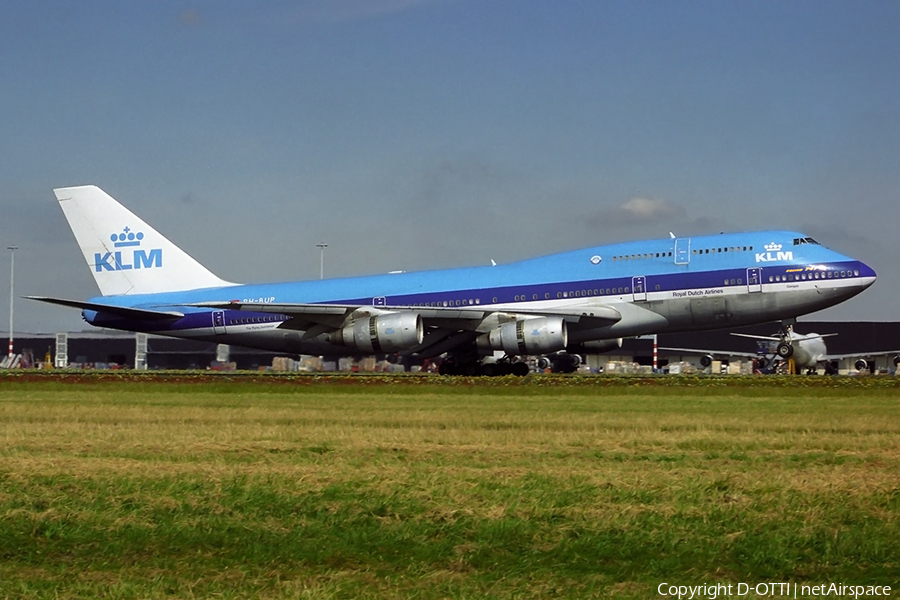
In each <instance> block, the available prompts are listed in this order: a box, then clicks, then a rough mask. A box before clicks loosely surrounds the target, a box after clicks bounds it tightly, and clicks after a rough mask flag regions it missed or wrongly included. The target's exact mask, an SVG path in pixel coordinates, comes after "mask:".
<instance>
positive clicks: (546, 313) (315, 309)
mask: <svg viewBox="0 0 900 600" xmlns="http://www.w3.org/2000/svg"><path fill="white" fill-rule="evenodd" d="M188 306H192V307H198V308H216V309H222V310H240V311H247V312H262V313H275V314H281V315H289V316H292V317H294V318H295V319H297V320H298V321H301V322H307V323H315V324H317V325H326V326H331V327H340V326H341V325H342V324H343V323H344V321H345V320H346V319H347V318H353V317H354V316H358V317H362V316H365V315H373V314H384V313H390V312H414V313H417V314H419V315H421V317H422V319H423V320H424V322H425V324H426V325H434V326H439V327H457V328H459V329H470V330H476V329H478V327H479V326H480V325H481V324H482V322H484V321H486V320H488V319H489V318H490V317H491V316H492V315H498V314H505V315H527V316H534V317H550V316H554V317H563V318H564V319H565V320H566V321H567V322H568V323H571V324H578V325H580V326H585V327H601V326H603V325H609V324H611V323H616V322H618V321H619V320H621V319H622V314H621V313H620V312H619V311H618V310H616V309H615V308H612V307H611V306H603V305H600V306H587V305H584V306H573V307H570V308H549V309H542V310H536V309H528V308H523V309H518V308H516V309H515V310H496V309H493V308H485V307H472V306H468V307H449V306H448V307H410V306H368V305H365V306H363V305H351V304H299V303H298V304H294V303H281V304H278V303H268V304H265V303H258V302H199V303H196V304H189V305H188ZM286 325H287V324H286ZM287 326H288V327H291V325H287Z"/></svg>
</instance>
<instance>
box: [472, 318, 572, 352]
mask: <svg viewBox="0 0 900 600" xmlns="http://www.w3.org/2000/svg"><path fill="white" fill-rule="evenodd" d="M568 339H569V335H568V331H567V330H566V322H565V320H564V319H563V318H562V317H537V318H534V319H522V320H521V321H512V322H510V323H504V324H503V325H501V326H500V327H498V328H497V329H494V330H493V331H491V332H490V333H485V334H482V335H480V336H478V339H477V340H476V343H477V345H478V349H479V350H484V351H493V350H503V351H504V352H506V353H507V354H510V355H512V354H546V353H547V352H556V351H557V350H562V349H563V348H565V347H566V343H567V342H568Z"/></svg>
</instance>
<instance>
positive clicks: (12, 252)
mask: <svg viewBox="0 0 900 600" xmlns="http://www.w3.org/2000/svg"><path fill="white" fill-rule="evenodd" d="M6 249H7V250H9V358H10V359H11V358H12V355H13V298H14V297H15V296H14V295H13V287H14V286H15V283H16V250H18V249H19V247H18V246H7V247H6Z"/></svg>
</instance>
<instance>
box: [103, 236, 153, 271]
mask: <svg viewBox="0 0 900 600" xmlns="http://www.w3.org/2000/svg"><path fill="white" fill-rule="evenodd" d="M109 239H110V240H111V241H112V243H113V247H114V248H135V250H132V251H131V252H129V251H128V250H114V251H112V252H107V253H105V254H100V253H99V252H96V253H94V271H96V272H97V273H101V272H103V271H130V270H131V269H156V268H160V267H162V248H153V249H152V250H143V249H140V245H141V241H142V240H143V239H144V234H143V232H140V231H139V232H137V233H135V232H133V231H132V230H131V229H130V228H128V227H126V228H125V229H123V230H122V233H114V234H112V235H111V236H109Z"/></svg>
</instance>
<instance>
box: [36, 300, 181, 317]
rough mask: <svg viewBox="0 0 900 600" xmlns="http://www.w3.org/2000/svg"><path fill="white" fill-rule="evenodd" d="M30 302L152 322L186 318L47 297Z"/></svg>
mask: <svg viewBox="0 0 900 600" xmlns="http://www.w3.org/2000/svg"><path fill="white" fill-rule="evenodd" d="M25 298H27V299H29V300H38V301H40V302H47V303H49V304H59V305H60V306H69V307H71V308H80V309H81V310H93V311H96V312H98V313H106V314H112V315H116V316H119V317H126V318H130V319H151V320H158V321H164V320H170V321H171V320H175V319H180V318H181V317H183V316H184V313H180V312H177V311H174V310H170V311H162V310H150V309H146V308H129V307H127V306H112V305H109V304H100V303H97V302H81V301H80V300H66V299H65V298H48V297H46V296H25Z"/></svg>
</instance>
